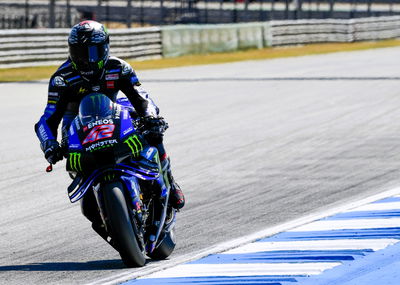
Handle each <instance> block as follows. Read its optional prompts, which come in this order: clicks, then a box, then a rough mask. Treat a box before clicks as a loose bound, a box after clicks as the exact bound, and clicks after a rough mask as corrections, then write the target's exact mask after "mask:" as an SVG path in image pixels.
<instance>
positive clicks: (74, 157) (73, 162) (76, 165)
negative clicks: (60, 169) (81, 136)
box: [68, 152, 82, 172]
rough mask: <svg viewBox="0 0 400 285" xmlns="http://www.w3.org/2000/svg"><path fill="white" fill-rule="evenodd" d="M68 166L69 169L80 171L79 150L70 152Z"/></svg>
mask: <svg viewBox="0 0 400 285" xmlns="http://www.w3.org/2000/svg"><path fill="white" fill-rule="evenodd" d="M68 162H69V167H70V168H71V170H74V171H77V172H80V171H82V165H81V154H80V153H79V152H71V153H70V154H69V158H68Z"/></svg>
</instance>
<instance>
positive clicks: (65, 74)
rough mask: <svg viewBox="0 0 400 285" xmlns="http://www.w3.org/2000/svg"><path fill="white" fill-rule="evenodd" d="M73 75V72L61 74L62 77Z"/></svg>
mask: <svg viewBox="0 0 400 285" xmlns="http://www.w3.org/2000/svg"><path fill="white" fill-rule="evenodd" d="M71 74H72V71H70V72H67V73H61V76H64V77H67V76H68V75H71Z"/></svg>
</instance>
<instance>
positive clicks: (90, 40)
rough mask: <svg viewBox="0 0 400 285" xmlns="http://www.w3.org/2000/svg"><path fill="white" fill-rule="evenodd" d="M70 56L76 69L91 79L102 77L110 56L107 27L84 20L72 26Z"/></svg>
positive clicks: (69, 42) (69, 40)
mask: <svg viewBox="0 0 400 285" xmlns="http://www.w3.org/2000/svg"><path fill="white" fill-rule="evenodd" d="M68 47H69V57H70V59H71V61H72V65H73V67H74V69H76V70H77V71H79V73H80V74H81V75H82V77H84V78H85V79H87V80H89V81H93V80H97V79H99V78H101V76H102V75H103V73H104V65H105V64H106V62H107V60H108V57H109V50H110V44H109V35H108V31H107V29H106V28H105V27H104V26H103V25H102V24H100V23H98V22H96V21H83V22H80V23H79V24H76V25H75V26H73V27H72V29H71V32H70V34H69V37H68Z"/></svg>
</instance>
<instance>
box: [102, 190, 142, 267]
mask: <svg viewBox="0 0 400 285" xmlns="http://www.w3.org/2000/svg"><path fill="white" fill-rule="evenodd" d="M103 195H104V204H105V208H106V212H107V217H108V220H109V225H110V231H111V237H112V239H114V241H115V242H116V244H117V247H118V249H119V254H120V256H121V258H122V261H123V262H124V264H125V265H126V266H127V267H141V266H143V265H144V264H145V262H146V258H145V256H144V253H143V252H142V251H141V250H140V247H139V245H138V242H137V239H136V235H135V232H134V230H133V227H134V226H135V225H134V224H132V222H131V220H130V215H129V212H128V207H127V204H126V200H125V196H124V191H123V187H122V184H121V183H120V182H115V183H110V184H108V185H106V186H105V187H104V192H103Z"/></svg>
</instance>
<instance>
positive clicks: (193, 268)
mask: <svg viewBox="0 0 400 285" xmlns="http://www.w3.org/2000/svg"><path fill="white" fill-rule="evenodd" d="M338 265H341V263H340V262H309V263H250V264H183V265H178V266H177V267H174V268H171V269H167V270H164V271H160V272H157V273H154V274H152V275H150V276H147V277H146V278H149V279H152V278H179V277H205V276H207V277H212V276H264V275H316V274H320V273H321V272H322V271H324V270H326V269H330V268H333V267H335V266H338Z"/></svg>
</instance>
